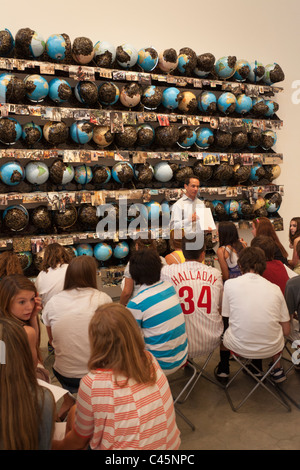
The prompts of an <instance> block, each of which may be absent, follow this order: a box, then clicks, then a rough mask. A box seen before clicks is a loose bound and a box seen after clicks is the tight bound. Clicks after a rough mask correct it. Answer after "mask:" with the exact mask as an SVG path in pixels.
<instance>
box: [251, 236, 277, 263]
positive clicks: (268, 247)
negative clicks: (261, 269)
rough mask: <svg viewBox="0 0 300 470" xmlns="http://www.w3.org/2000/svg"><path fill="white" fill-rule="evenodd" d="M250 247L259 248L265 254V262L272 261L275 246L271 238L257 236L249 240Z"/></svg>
mask: <svg viewBox="0 0 300 470" xmlns="http://www.w3.org/2000/svg"><path fill="white" fill-rule="evenodd" d="M251 246H256V247H258V248H261V249H262V250H263V252H264V254H265V257H266V261H272V260H273V259H274V255H275V249H276V244H275V242H274V240H273V238H271V237H267V236H266V235H259V236H258V237H254V238H253V239H252V240H251Z"/></svg>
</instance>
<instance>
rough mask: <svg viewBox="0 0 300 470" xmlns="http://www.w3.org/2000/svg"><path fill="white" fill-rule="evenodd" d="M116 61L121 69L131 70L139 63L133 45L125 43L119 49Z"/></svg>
mask: <svg viewBox="0 0 300 470" xmlns="http://www.w3.org/2000/svg"><path fill="white" fill-rule="evenodd" d="M116 59H117V63H118V65H120V67H122V68H123V69H129V68H131V67H133V66H134V65H135V64H136V63H137V61H138V52H137V50H136V49H135V48H134V47H133V46H132V45H131V44H128V43H125V44H122V45H121V46H118V47H117V51H116Z"/></svg>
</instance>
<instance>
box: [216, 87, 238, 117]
mask: <svg viewBox="0 0 300 470" xmlns="http://www.w3.org/2000/svg"><path fill="white" fill-rule="evenodd" d="M217 105H218V109H219V111H221V112H222V113H224V114H231V113H233V112H234V111H235V108H236V97H235V96H234V94H233V93H230V92H229V91H227V92H225V93H221V95H220V96H219V98H218V101H217Z"/></svg>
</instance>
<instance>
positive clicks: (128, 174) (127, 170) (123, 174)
mask: <svg viewBox="0 0 300 470" xmlns="http://www.w3.org/2000/svg"><path fill="white" fill-rule="evenodd" d="M111 174H112V177H113V179H114V180H115V181H116V182H117V183H121V184H122V183H127V182H129V181H131V180H132V179H133V177H134V171H133V167H132V165H131V164H130V163H128V162H118V163H116V164H115V165H114V166H113V167H112V170H111Z"/></svg>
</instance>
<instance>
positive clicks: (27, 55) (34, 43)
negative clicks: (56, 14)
mask: <svg viewBox="0 0 300 470" xmlns="http://www.w3.org/2000/svg"><path fill="white" fill-rule="evenodd" d="M15 48H16V55H17V57H19V58H22V59H36V58H37V57H40V56H41V55H42V54H43V52H44V50H45V41H44V39H43V38H42V36H41V35H40V34H38V33H37V32H36V31H34V30H33V29H30V28H21V29H19V31H18V32H17V34H16V36H15Z"/></svg>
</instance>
